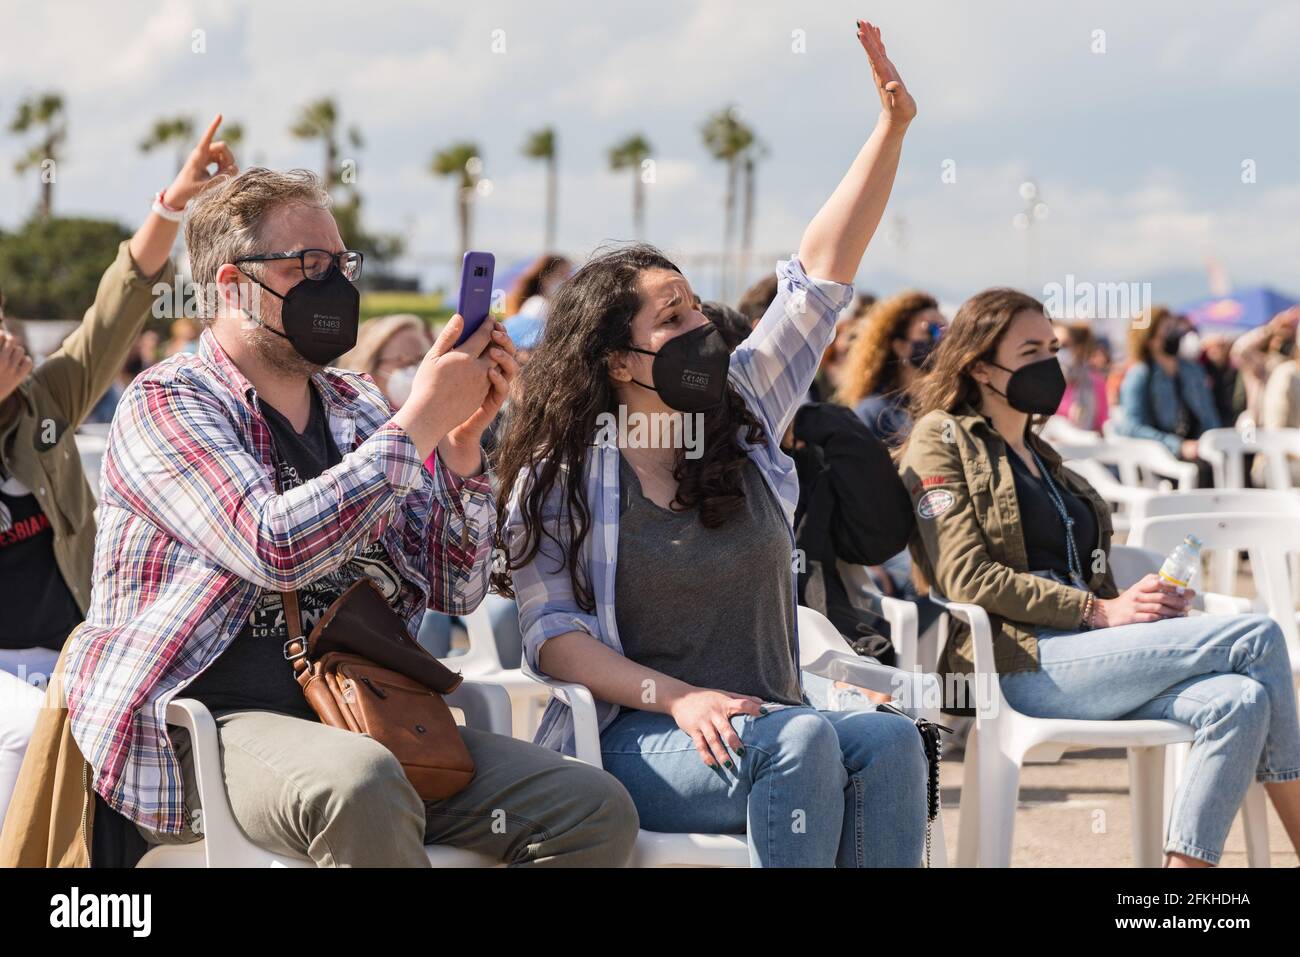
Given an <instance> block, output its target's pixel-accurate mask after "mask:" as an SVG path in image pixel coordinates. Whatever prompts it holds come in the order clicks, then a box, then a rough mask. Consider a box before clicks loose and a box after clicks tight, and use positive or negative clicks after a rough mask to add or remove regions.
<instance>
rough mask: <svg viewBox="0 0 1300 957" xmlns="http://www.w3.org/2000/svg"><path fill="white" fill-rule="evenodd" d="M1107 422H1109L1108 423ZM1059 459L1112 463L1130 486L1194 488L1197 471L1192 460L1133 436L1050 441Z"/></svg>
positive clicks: (1121, 480) (1148, 440)
mask: <svg viewBox="0 0 1300 957" xmlns="http://www.w3.org/2000/svg"><path fill="white" fill-rule="evenodd" d="M1107 424H1109V423H1107ZM1050 444H1051V446H1052V448H1054V449H1055V450H1056V451H1057V453H1058V454H1059V455H1060V456H1061V458H1062V459H1065V460H1067V461H1069V460H1076V459H1078V460H1086V461H1093V462H1099V463H1101V464H1102V465H1113V466H1115V468H1116V469H1117V470H1118V471H1119V479H1120V482H1121V483H1122V484H1123V485H1126V486H1128V487H1130V488H1154V489H1159V488H1165V487H1167V483H1168V484H1172V485H1173V486H1174V487H1176V488H1178V489H1180V490H1183V489H1192V488H1196V483H1197V481H1198V478H1199V474H1200V473H1199V472H1198V470H1197V468H1196V463H1195V462H1184V461H1183V460H1182V459H1180V458H1178V457H1177V456H1176V455H1174V454H1173V453H1172V452H1170V451H1169V450H1168V449H1167V448H1165V447H1164V446H1163V445H1162V444H1160V443H1159V442H1156V441H1154V440H1153V439H1132V438H1127V437H1125V436H1121V435H1113V434H1112V435H1108V436H1107V437H1106V439H1105V440H1104V441H1101V442H1082V443H1078V444H1075V443H1070V442H1052V443H1050Z"/></svg>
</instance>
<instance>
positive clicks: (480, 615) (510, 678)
mask: <svg viewBox="0 0 1300 957" xmlns="http://www.w3.org/2000/svg"><path fill="white" fill-rule="evenodd" d="M461 621H463V622H464V623H465V630H466V632H467V634H468V636H469V650H468V651H466V652H465V654H463V655H454V656H452V657H448V658H442V659H439V660H441V661H442V663H443V664H444V665H446V666H447V667H448V668H450V669H451V670H452V671H459V672H460V673H461V674H463V675H465V677H466V678H477V679H479V680H481V681H490V682H491V683H492V684H495V685H500V686H501V687H502V688H504V689H505V690H506V693H507V694H508V695H510V714H511V722H512V727H511V734H512V735H513V736H514V737H516V738H518V739H519V740H520V741H532V740H533V735H534V734H535V733H536V732H537V726H538V724H539V723H540V722H541V720H542V712H543V711H544V710H545V708H546V702H547V701H548V700H549V699H550V694H549V693H548V692H547V690H546V689H545V688H539V687H538V685H537V682H535V681H533V680H532V679H531V678H529V677H528V676H527V675H525V674H524V673H523V672H522V671H521V670H520V669H518V668H506V667H505V666H504V665H503V664H502V663H501V656H500V653H499V652H498V651H497V643H496V639H495V638H494V637H493V635H492V617H491V615H490V614H489V613H488V610H487V608H486V607H485V606H484V605H479V606H478V607H477V608H475V609H474V610H473V611H472V612H470V613H469V614H468V615H463V616H461Z"/></svg>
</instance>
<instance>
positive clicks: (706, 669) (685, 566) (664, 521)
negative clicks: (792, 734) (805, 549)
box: [614, 455, 803, 705]
mask: <svg viewBox="0 0 1300 957" xmlns="http://www.w3.org/2000/svg"><path fill="white" fill-rule="evenodd" d="M744 488H745V501H744V504H743V505H742V506H741V507H740V508H739V509H737V510H736V511H735V512H734V513H733V514H732V515H731V517H730V518H729V519H728V520H727V521H726V522H725V523H724V524H723V525H722V527H721V528H712V529H710V528H705V527H704V525H702V524H701V523H700V518H699V513H698V512H697V511H696V510H694V509H692V510H690V511H687V512H671V511H669V510H668V509H665V508H661V507H660V506H658V505H656V504H655V503H654V502H652V501H650V500H649V499H648V498H646V497H645V495H644V494H643V493H642V491H641V482H640V480H639V479H638V478H637V475H636V472H635V471H634V470H633V468H632V466H631V465H629V464H628V462H627V460H626V459H624V458H623V457H622V456H621V455H620V456H619V523H618V568H617V571H616V573H615V580H614V602H615V603H614V616H615V621H616V622H617V624H618V634H619V638H620V640H621V641H622V644H623V653H624V654H625V655H626V656H627V657H628V658H630V659H631V660H633V661H635V662H637V663H638V664H642V665H645V666H646V667H647V668H653V669H654V670H655V671H659V672H662V673H663V674H666V675H669V676H670V677H673V678H676V679H678V680H679V681H685V682H687V683H688V684H692V685H696V686H697V687H701V688H716V689H718V690H721V691H729V692H732V693H735V694H750V695H755V696H756V697H759V698H761V699H763V700H764V701H773V702H778V703H781V704H794V705H797V704H801V703H802V702H803V698H802V694H801V691H800V687H799V672H798V665H797V662H798V644H797V639H796V637H795V622H794V599H793V597H792V596H793V587H794V586H793V573H792V569H791V562H792V560H793V557H792V555H791V545H790V530H789V526H788V525H787V524H786V520H785V514H784V513H783V512H782V511H781V507H780V505H779V504H778V503H777V501H776V499H775V498H774V497H773V495H772V492H771V490H770V489H768V487H767V483H765V482H764V481H763V477H762V476H761V475H760V474H759V471H758V468H757V467H756V466H755V465H754V463H753V462H746V463H745V469H744Z"/></svg>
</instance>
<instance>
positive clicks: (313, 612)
mask: <svg viewBox="0 0 1300 957" xmlns="http://www.w3.org/2000/svg"><path fill="white" fill-rule="evenodd" d="M311 398H312V404H311V414H310V416H309V418H308V420H307V428H306V429H304V430H303V433H302V434H301V435H299V434H298V433H297V432H295V431H294V430H293V426H292V425H291V424H290V423H289V421H288V420H287V419H286V418H284V416H282V415H280V413H279V412H277V411H276V410H275V409H273V408H272V407H271V406H269V405H267V404H266V403H262V406H261V408H262V414H263V416H264V417H265V419H266V424H267V425H268V426H269V427H270V429H271V436H272V439H273V447H274V450H275V454H276V457H277V459H278V461H279V467H280V488H281V489H282V490H284V491H288V490H289V489H292V488H296V487H297V486H299V485H302V484H303V483H304V482H308V481H310V480H311V479H314V478H316V477H317V476H318V475H320V474H321V473H322V472H324V471H325V470H326V469H329V468H332V467H333V466H335V465H338V464H339V462H341V461H342V460H343V456H342V455H341V454H340V452H339V450H338V446H336V445H335V444H334V438H333V436H331V435H330V430H329V420H328V418H327V417H326V415H325V409H324V407H323V406H322V405H321V401H320V397H319V396H318V395H317V394H316V390H315V389H314V388H313V389H312V390H311ZM362 575H369V576H370V578H371V580H373V581H374V582H375V584H376V585H378V586H379V590H380V591H381V592H382V593H383V595H384V597H385V598H386V599H388V602H389V604H391V605H396V604H397V600H398V596H399V593H400V590H401V579H400V578H399V577H398V573H397V571H396V570H395V569H394V568H393V565H392V562H391V560H390V559H389V557H388V552H387V551H385V549H384V547H383V545H381V544H380V543H378V542H375V543H374V544H372V545H370V546H369V547H368V548H367V549H365V550H364V551H363V552H362V553H361V554H359V555H357V556H356V557H355V558H353V559H352V560H351V561H349V562H348V563H347V564H345V565H343V566H342V567H340V568H338V569H336V570H334V571H332V572H329V573H328V574H326V575H322V576H321V577H320V578H318V579H316V580H315V581H313V582H311V583H309V584H307V585H304V586H303V587H301V588H299V589H298V607H299V611H300V613H301V615H302V627H303V633H304V634H308V633H310V632H311V629H312V627H313V626H314V625H315V624H316V622H317V621H318V620H320V617H321V616H322V615H323V614H324V613H325V611H326V610H327V609H328V608H329V606H330V605H331V604H332V603H333V602H334V600H335V599H336V598H338V597H339V595H341V594H343V592H344V591H346V590H347V588H348V586H349V585H351V584H352V583H353V582H355V581H357V579H359V578H360V577H361V576H362ZM288 640H289V629H288V627H287V626H286V624H285V620H284V606H283V602H282V601H281V599H280V593H279V592H275V591H264V592H263V593H262V595H261V597H260V598H259V599H258V601H257V604H256V605H255V606H254V608H253V612H252V614H251V615H250V616H249V620H248V622H247V624H245V625H244V627H243V629H242V630H241V631H240V632H239V634H238V635H236V636H235V638H234V640H233V641H232V642H231V643H230V645H229V646H228V647H227V648H226V650H225V651H223V652H222V653H221V654H220V655H219V656H217V660H216V661H214V662H212V664H210V665H209V666H208V667H207V669H206V670H205V671H204V672H203V673H202V674H200V675H199V676H198V677H197V678H196V679H194V682H193V683H192V684H190V685H189V687H188V688H186V689H185V695H186V697H192V698H197V699H198V700H199V701H201V702H203V703H204V704H205V705H207V707H208V709H209V710H210V711H212V712H213V713H214V714H215V713H220V712H226V711H241V710H253V709H255V710H260V711H276V712H279V713H281V714H288V715H293V716H294V717H301V718H308V719H311V720H315V718H316V713H315V712H314V711H312V709H311V707H310V706H309V705H308V704H307V700H306V699H305V698H304V697H303V693H302V689H301V688H300V687H299V685H298V682H297V681H296V680H295V679H294V671H293V664H292V663H291V662H289V661H286V660H285V658H284V643H285V642H286V641H288Z"/></svg>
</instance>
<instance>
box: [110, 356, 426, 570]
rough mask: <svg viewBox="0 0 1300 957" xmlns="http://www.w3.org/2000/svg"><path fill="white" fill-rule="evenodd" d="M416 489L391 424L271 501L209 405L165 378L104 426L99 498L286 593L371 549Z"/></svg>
mask: <svg viewBox="0 0 1300 957" xmlns="http://www.w3.org/2000/svg"><path fill="white" fill-rule="evenodd" d="M421 481H423V477H422V463H421V462H420V457H419V454H418V453H417V452H416V450H415V446H414V445H413V444H412V442H411V440H410V438H409V437H408V436H407V434H406V433H405V432H404V431H403V430H402V429H401V428H400V427H399V426H396V425H394V424H392V423H389V424H386V425H384V426H382V427H381V428H380V429H379V430H378V431H376V432H375V433H374V434H373V435H371V436H370V437H369V438H368V439H366V440H365V441H364V442H362V443H361V445H359V446H358V447H357V448H356V449H355V450H354V451H352V452H350V453H348V454H347V455H345V456H344V457H343V461H342V462H340V463H339V464H338V465H336V466H334V467H333V468H330V469H327V470H326V471H325V472H322V473H321V475H320V476H318V477H317V478H315V479H312V480H311V481H308V482H306V483H304V484H303V485H301V486H299V487H298V488H295V489H290V490H289V491H287V492H285V493H284V494H282V495H281V494H277V493H276V489H275V485H274V482H273V481H272V478H271V476H270V475H269V474H268V470H267V469H266V467H265V466H264V465H263V464H262V462H261V461H260V460H259V459H258V458H257V456H256V455H255V454H254V453H253V452H251V451H250V450H249V449H248V448H246V447H245V445H244V443H243V442H242V441H241V440H240V437H239V435H238V433H237V431H236V427H235V424H234V423H233V422H232V421H231V419H230V417H229V416H228V414H227V413H226V411H225V410H224V409H223V408H222V406H221V405H220V403H219V402H218V401H217V399H216V397H215V396H213V395H212V394H211V393H209V392H208V391H207V390H206V389H205V388H204V387H203V386H202V385H200V384H198V383H195V382H193V381H190V380H187V379H186V378H185V377H184V376H175V377H170V378H165V379H163V378H156V379H150V378H145V379H144V380H142V381H139V382H137V383H136V384H135V386H133V387H132V388H130V389H128V391H127V393H126V395H125V396H124V397H123V400H122V403H121V405H120V406H119V408H118V411H117V415H116V417H115V419H114V423H113V430H112V436H111V438H110V448H109V453H108V455H106V457H105V477H104V489H105V494H106V495H111V496H113V497H114V499H115V501H116V503H117V504H120V505H122V506H123V507H125V508H127V509H130V510H131V511H132V512H134V513H135V514H137V515H139V516H141V517H143V518H145V519H147V520H148V521H150V522H152V523H153V524H155V525H156V526H158V528H160V529H162V530H163V531H164V532H165V533H166V534H167V535H169V536H171V537H173V538H175V539H177V540H178V541H180V542H182V543H184V544H185V545H186V546H187V547H189V548H191V549H193V550H194V551H195V552H197V553H198V554H200V555H202V556H204V557H205V558H207V559H209V560H211V561H212V562H213V563H214V564H216V565H217V566H218V567H221V568H224V569H226V570H228V571H230V572H232V573H234V574H235V575H237V576H238V577H239V578H241V579H243V580H244V581H247V582H252V583H254V584H256V585H258V586H259V587H261V588H265V589H272V590H276V591H287V590H290V589H294V588H298V587H301V586H302V585H305V584H307V583H308V582H311V581H313V580H315V579H316V578H319V577H320V576H321V575H322V574H325V573H326V572H329V571H332V570H334V569H335V568H338V567H339V566H341V565H343V564H344V563H345V562H347V561H348V560H349V559H351V558H352V557H353V556H354V555H356V554H357V553H358V552H360V551H361V550H362V549H363V548H365V547H366V546H367V545H368V544H370V543H371V542H373V541H375V540H377V539H378V538H379V536H380V535H381V534H382V533H383V531H384V529H385V528H386V527H387V525H388V523H389V522H390V521H392V520H393V517H394V515H395V513H396V512H397V510H398V506H399V505H400V503H401V501H402V499H403V498H405V496H406V495H407V494H409V493H410V492H411V490H412V489H414V488H416V487H417V486H418V485H419V484H420V482H421Z"/></svg>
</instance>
